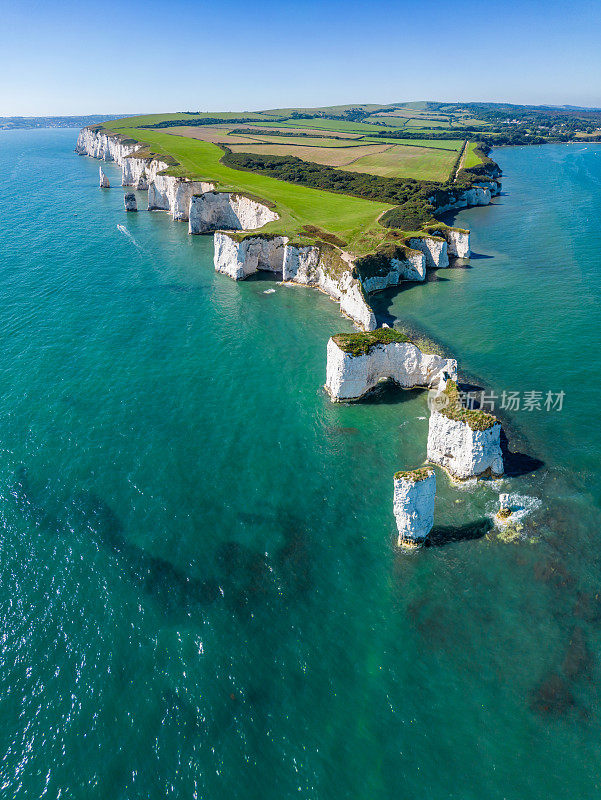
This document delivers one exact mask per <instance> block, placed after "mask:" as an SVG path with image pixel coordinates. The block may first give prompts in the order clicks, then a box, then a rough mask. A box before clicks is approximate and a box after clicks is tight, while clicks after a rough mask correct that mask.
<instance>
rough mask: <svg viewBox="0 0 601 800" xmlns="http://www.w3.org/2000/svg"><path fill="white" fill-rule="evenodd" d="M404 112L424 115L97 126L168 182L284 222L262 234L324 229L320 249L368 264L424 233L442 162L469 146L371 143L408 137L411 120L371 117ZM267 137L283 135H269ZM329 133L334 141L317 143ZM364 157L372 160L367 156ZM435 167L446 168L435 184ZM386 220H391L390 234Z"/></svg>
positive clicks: (291, 113) (250, 115)
mask: <svg viewBox="0 0 601 800" xmlns="http://www.w3.org/2000/svg"><path fill="white" fill-rule="evenodd" d="M399 109H405V111H404V112H403V113H407V114H409V115H412V116H415V115H418V116H419V114H420V113H421V111H420V110H419V109H416V108H413V107H411V106H406V104H394V105H393V106H376V105H371V106H370V105H363V106H358V107H351V106H340V107H331V108H323V109H282V110H276V111H256V112H241V113H236V112H229V113H224V112H214V113H210V112H206V113H201V112H178V113H175V114H151V115H146V116H137V117H128V118H123V119H117V120H111V121H108V122H104V123H102V124H101V125H100V126H98V127H99V128H101V129H102V130H103V131H105V132H107V133H109V134H114V135H118V136H120V137H122V139H123V140H127V141H137V142H139V143H140V144H142V145H143V148H144V149H143V150H142V151H140V153H139V156H140V157H146V158H148V157H150V156H155V157H157V158H159V159H161V160H163V161H165V162H166V163H168V165H169V166H168V169H167V174H169V175H173V176H175V177H183V178H189V179H194V180H204V181H208V182H212V183H214V184H215V186H216V189H217V190H218V191H231V192H239V193H241V194H244V195H248V196H251V197H253V198H255V199H257V200H262V201H263V202H265V204H266V205H268V206H269V207H270V208H274V209H276V210H277V213H278V214H279V219H278V220H276V221H274V222H270V223H268V224H267V225H266V226H264V228H262V229H261V230H262V231H264V232H265V233H266V234H272V235H287V236H292V237H296V236H300V237H303V239H304V238H307V236H308V238H312V236H311V234H310V233H309V230H311V229H317V230H319V231H320V236H319V238H321V239H322V240H323V241H333V240H336V241H338V242H340V244H339V245H338V246H340V247H343V248H344V249H345V250H347V251H348V252H349V253H351V254H353V255H355V256H361V255H365V254H368V253H373V252H374V251H377V250H379V249H380V248H381V247H386V246H388V245H390V244H391V243H395V241H396V238H397V237H398V234H399V232H400V231H401V230H403V231H405V232H409V231H416V230H417V231H421V230H422V226H423V225H424V224H426V223H429V222H432V221H433V217H432V211H433V210H434V209H433V207H432V206H431V205H429V203H428V200H427V196H428V194H429V193H431V192H432V191H435V192H436V191H439V190H441V189H444V187H445V186H447V188H448V184H444V183H439V182H437V181H438V180H443V181H444V180H446V178H445V177H444V176H445V175H446V176H447V178H448V176H449V173H448V165H447V166H444V164H446V161H445V159H446V160H447V161H448V159H449V158H450V159H451V161H453V162H454V160H455V157H456V156H457V155H458V153H459V150H461V149H463V142H465V139H461V138H460V139H449V140H445V139H442V138H440V137H439V138H438V139H434V138H432V137H433V136H434V134H428V133H427V132H426V131H425V130H424V131H422V132H420V133H415V132H414V138H413V139H411V140H407V141H405V140H403V141H402V142H401V140H400V139H398V140H396V139H393V140H391V142H384V141H383V140H382V139H381V136H380V139H378V138H377V137H374V136H373V134H378V135H381V134H382V132H383V130H384V131H390V132H391V134H399V133H400V131H401V130H403V131H404V130H405V127H406V125H407V123H408V119H403V118H397V117H394V119H393V118H392V117H391V118H390V119H388V118H387V117H384V118H382V117H379V116H378V117H376V116H373V117H372V115H376V114H381V113H384V114H387V113H388V111H390V110H397V111H398V110H399ZM357 112H358V113H359V116H358V117H356V113H357ZM362 114H363V115H366V116H365V119H364V120H362V119H361V115H362ZM354 117H356V118H354ZM241 124H242V125H244V128H243V129H240V125H241ZM268 128H271V134H274V133H276V134H277V133H279V135H276V136H273V135H272V136H269V130H268ZM240 130H242V134H241V133H240ZM255 130H256V134H255V133H253V131H255ZM287 132H289V136H288V134H287ZM328 132H329V133H330V135H331V137H332V139H331V141H330V140H328V139H327V138H326V139H324V138H323V136H322V138H321V139H317V140H314V139H311V136H310V134H311V133H316V134H320V133H321V134H322V135H323V134H324V133H328ZM283 134H286V136H284V135H283ZM370 134H371V135H370ZM458 135H459V136H461V134H458ZM429 136H430V138H428V137H429ZM343 137H347V138H346V139H344V138H343ZM348 137H351V138H350V139H349V138H348ZM326 145H327V146H326ZM364 150H365V151H366V152H367V151H369V154H368V155H363V151H364ZM357 153H358V154H359V155H358V156H357ZM136 155H138V154H136ZM428 159H430V160H432V159H434V160H433V161H432V163H430V161H429V160H428ZM440 159H442V160H443V161H440ZM372 161H373V163H372ZM451 161H449V164H450V163H451ZM380 162H382V163H380ZM384 162H386V163H385V164H384ZM443 162H444V164H443ZM436 164H439V166H440V164H443V167H444V168H443V167H441V169H442V172H440V174H439V178H437V179H433V177H432V176H433V174H434V172H432V170H434V171H435V169H438V167H436V166H435V165H436ZM443 193H444V192H443ZM400 208H402V209H403V211H402V213H396V215H395V216H394V218H393V219H392V218H391V217H390V212H392V211H393V210H394V211H397V209H400ZM381 220H382V221H384V220H388V221H387V222H386V225H387V227H386V226H385V224H381ZM391 220H392V221H391ZM313 238H315V237H313Z"/></svg>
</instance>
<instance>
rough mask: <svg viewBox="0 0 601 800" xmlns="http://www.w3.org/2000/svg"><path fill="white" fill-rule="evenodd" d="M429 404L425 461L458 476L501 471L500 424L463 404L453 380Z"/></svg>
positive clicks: (491, 417)
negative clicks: (426, 456)
mask: <svg viewBox="0 0 601 800" xmlns="http://www.w3.org/2000/svg"><path fill="white" fill-rule="evenodd" d="M439 389H440V387H439ZM430 407H431V409H432V410H431V414H430V423H429V428H428V461H431V462H432V463H433V464H440V466H441V467H444V468H445V469H446V470H447V472H448V473H449V474H450V475H451V476H452V477H454V478H457V479H459V480H466V479H468V478H478V477H485V476H492V477H496V476H500V475H502V474H503V470H504V467H503V453H502V451H501V424H500V423H499V421H498V420H497V419H496V418H495V417H493V416H492V415H491V414H486V413H484V412H483V411H478V410H470V409H465V408H463V406H462V405H461V403H460V400H459V399H458V393H457V387H456V384H455V383H454V382H453V381H448V382H447V383H446V385H444V386H443V388H442V391H441V392H440V394H439V395H438V397H437V398H434V400H433V401H432V402H431V403H430Z"/></svg>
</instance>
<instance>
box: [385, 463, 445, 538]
mask: <svg viewBox="0 0 601 800" xmlns="http://www.w3.org/2000/svg"><path fill="white" fill-rule="evenodd" d="M435 499H436V475H435V473H434V470H433V469H428V470H413V471H410V472H397V474H396V475H395V476H394V500H393V510H394V516H395V519H396V525H397V530H398V532H399V539H398V544H399V547H400V546H402V545H419V544H423V543H424V542H425V541H426V539H427V537H428V534H429V533H430V531H431V530H432V526H433V525H434V501H435Z"/></svg>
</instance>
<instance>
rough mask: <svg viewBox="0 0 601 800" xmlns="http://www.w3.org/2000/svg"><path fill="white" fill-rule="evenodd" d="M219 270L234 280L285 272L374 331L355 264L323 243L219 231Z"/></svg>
mask: <svg viewBox="0 0 601 800" xmlns="http://www.w3.org/2000/svg"><path fill="white" fill-rule="evenodd" d="M214 240H215V257H214V263H215V269H216V270H217V271H218V272H222V273H224V274H225V275H229V276H230V278H233V279H234V280H243V279H244V278H246V277H248V276H249V275H252V274H253V273H255V272H257V271H259V270H267V271H268V272H274V273H281V275H282V280H283V281H286V282H290V283H298V284H302V285H304V286H311V287H314V288H317V289H321V291H323V292H325V293H326V294H328V295H330V297H332V298H333V299H334V300H337V301H338V302H339V303H340V310H341V311H342V312H343V313H344V314H346V315H347V316H348V317H350V318H351V319H352V320H353V321H354V322H356V323H357V325H359V326H360V327H362V328H363V329H364V330H369V331H370V330H374V329H375V327H376V318H375V314H374V312H373V311H372V309H371V307H370V306H369V304H368V302H367V300H366V296H365V292H364V290H363V287H362V285H361V283H360V281H359V280H358V279H357V278H355V277H354V275H353V274H352V265H351V264H347V263H345V262H344V261H343V260H342V258H341V256H340V255H339V254H338V253H337V252H330V251H326V249H325V248H322V247H320V246H317V245H315V246H312V245H308V246H299V245H294V244H290V243H289V240H288V238H287V237H286V236H270V237H267V236H247V237H245V238H243V239H241V240H239V239H238V238H236V237H234V236H231V235H229V234H228V233H226V232H224V231H218V232H217V233H215V238H214Z"/></svg>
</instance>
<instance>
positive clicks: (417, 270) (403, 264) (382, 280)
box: [363, 251, 426, 292]
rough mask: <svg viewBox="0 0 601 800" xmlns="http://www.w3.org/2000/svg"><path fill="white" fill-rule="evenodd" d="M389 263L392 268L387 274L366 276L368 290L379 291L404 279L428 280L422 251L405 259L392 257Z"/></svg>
mask: <svg viewBox="0 0 601 800" xmlns="http://www.w3.org/2000/svg"><path fill="white" fill-rule="evenodd" d="M389 264H390V269H389V271H388V272H386V273H385V274H383V275H372V276H370V277H369V278H364V280H363V287H364V289H365V291H366V292H379V291H382V289H387V288H388V287H389V286H398V285H399V284H400V283H402V282H403V281H425V280H426V256H425V255H424V253H423V252H421V251H420V252H415V253H411V254H409V256H408V257H407V258H404V259H400V258H391V259H390V262H389Z"/></svg>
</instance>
